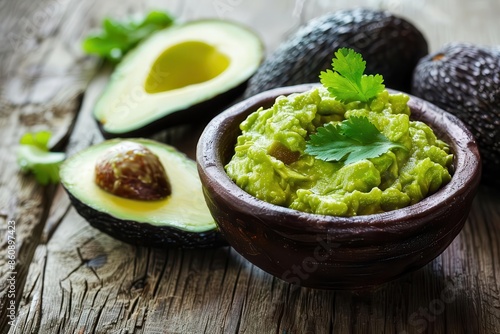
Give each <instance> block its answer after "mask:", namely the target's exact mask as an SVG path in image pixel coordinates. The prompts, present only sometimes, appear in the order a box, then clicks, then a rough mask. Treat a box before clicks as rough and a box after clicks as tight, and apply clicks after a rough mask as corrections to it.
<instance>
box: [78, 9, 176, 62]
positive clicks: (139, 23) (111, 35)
mask: <svg viewBox="0 0 500 334" xmlns="http://www.w3.org/2000/svg"><path fill="white" fill-rule="evenodd" d="M173 23H174V18H173V17H172V16H170V15H169V14H168V13H165V12H161V11H151V12H150V13H149V14H148V15H146V16H145V17H142V18H130V19H127V20H123V21H119V20H114V19H110V18H105V19H104V20H103V22H102V31H101V32H99V33H97V34H92V35H89V36H88V37H87V38H85V40H84V41H83V44H82V47H83V50H84V51H85V52H86V53H89V54H97V55H99V56H101V57H103V58H105V59H107V60H109V61H111V62H115V63H116V62H118V61H120V60H121V58H122V57H123V56H124V55H125V54H126V53H127V51H129V50H130V49H132V48H133V47H135V46H136V45H137V44H138V43H139V42H140V41H141V40H143V39H145V38H146V37H148V36H150V35H151V34H152V33H153V32H155V31H157V30H160V29H163V28H166V27H169V26H171V25H172V24H173Z"/></svg>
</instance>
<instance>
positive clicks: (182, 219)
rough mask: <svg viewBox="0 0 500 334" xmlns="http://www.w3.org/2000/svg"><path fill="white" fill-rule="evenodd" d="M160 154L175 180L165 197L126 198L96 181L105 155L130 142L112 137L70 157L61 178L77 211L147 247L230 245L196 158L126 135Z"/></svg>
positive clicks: (114, 233) (103, 228)
mask: <svg viewBox="0 0 500 334" xmlns="http://www.w3.org/2000/svg"><path fill="white" fill-rule="evenodd" d="M126 141H127V142H132V143H138V144H140V145H143V147H146V148H147V149H149V151H150V152H152V153H153V154H155V155H156V156H157V157H158V159H159V161H160V162H161V164H162V165H163V167H164V169H165V172H166V174H167V176H168V180H169V182H170V189H169V191H170V195H169V196H167V197H166V198H163V199H160V200H152V201H144V200H136V199H128V198H123V197H121V196H116V195H114V194H111V193H110V192H108V191H105V190H103V189H102V188H101V187H100V186H98V185H97V184H96V182H95V179H96V178H95V175H96V174H95V173H96V171H95V166H96V163H97V162H98V161H99V159H101V157H102V156H103V155H104V154H106V152H109V151H110V149H112V148H113V147H116V145H117V144H119V143H123V142H125V140H121V139H112V140H108V141H105V142H102V143H100V144H97V145H94V146H91V147H89V148H87V149H85V150H83V151H81V152H80V153H78V154H75V155H73V156H72V157H70V158H69V159H68V160H66V161H65V162H64V163H63V165H62V166H61V169H60V176H61V183H62V185H63V187H64V189H65V190H66V192H67V193H68V194H69V197H70V199H71V202H72V204H73V206H74V207H75V209H76V210H77V212H78V213H79V214H80V215H81V216H82V217H84V218H85V219H86V220H87V221H88V222H89V223H90V225H92V226H93V227H95V228H97V229H99V230H101V231H103V232H105V233H107V234H109V235H111V236H113V237H115V238H116V239H119V240H122V241H125V242H128V243H131V244H135V245H140V246H148V247H161V248H171V247H179V248H198V247H200V248H201V247H215V246H219V245H225V244H226V242H225V240H224V239H223V237H222V236H221V234H220V233H219V231H218V230H217V227H216V224H215V222H214V220H213V218H212V216H211V214H210V212H209V210H208V208H207V205H206V202H205V200H204V197H203V193H202V190H201V182H200V179H199V176H198V172H197V169H196V163H195V162H194V161H193V160H191V159H189V158H188V157H187V156H185V155H184V154H183V153H181V152H179V151H177V150H176V149H175V148H173V147H171V146H168V145H165V144H162V143H159V142H156V141H153V140H148V139H127V140H126Z"/></svg>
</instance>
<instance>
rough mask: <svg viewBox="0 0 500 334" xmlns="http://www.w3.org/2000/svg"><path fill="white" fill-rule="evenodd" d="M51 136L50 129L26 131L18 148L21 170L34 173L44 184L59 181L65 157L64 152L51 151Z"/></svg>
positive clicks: (18, 161)
mask: <svg viewBox="0 0 500 334" xmlns="http://www.w3.org/2000/svg"><path fill="white" fill-rule="evenodd" d="M50 137H51V133H50V132H49V131H40V132H37V133H26V134H25V135H24V136H23V137H22V138H21V140H20V141H19V144H20V145H19V147H18V150H17V164H18V165H19V168H20V169H21V171H22V172H24V173H33V174H34V175H35V178H36V180H37V181H38V183H40V184H42V185H47V184H49V183H57V182H59V166H60V164H61V163H62V162H63V161H64V159H65V154H64V153H61V152H50V151H49V149H48V144H49V140H50Z"/></svg>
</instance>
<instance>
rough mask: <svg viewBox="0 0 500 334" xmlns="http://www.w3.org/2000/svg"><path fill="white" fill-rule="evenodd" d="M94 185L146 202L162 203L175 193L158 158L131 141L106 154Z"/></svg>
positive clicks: (101, 161)
mask: <svg viewBox="0 0 500 334" xmlns="http://www.w3.org/2000/svg"><path fill="white" fill-rule="evenodd" d="M95 183H96V184H97V185H98V186H99V187H100V188H101V189H103V190H105V191H107V192H109V193H111V194H113V195H116V196H120V197H124V198H130V199H136V200H143V201H154V200H159V199H162V198H165V197H167V196H168V195H170V194H171V192H172V188H171V186H170V182H169V180H168V177H167V173H166V172H165V168H164V167H163V165H162V163H161V162H160V159H158V156H156V155H155V154H154V153H153V152H151V151H150V150H149V149H148V148H147V147H145V146H144V145H141V144H139V143H136V142H132V141H123V142H121V143H119V144H116V145H114V146H113V147H111V148H109V149H108V150H107V151H106V152H104V154H103V155H102V156H101V157H100V158H99V159H98V160H97V162H96V165H95Z"/></svg>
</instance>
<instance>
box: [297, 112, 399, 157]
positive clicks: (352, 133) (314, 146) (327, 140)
mask: <svg viewBox="0 0 500 334" xmlns="http://www.w3.org/2000/svg"><path fill="white" fill-rule="evenodd" d="M394 148H400V149H403V150H405V151H406V150H407V149H406V147H405V146H404V145H402V144H399V143H395V142H392V141H390V140H389V139H388V138H387V137H386V136H385V135H384V134H383V133H381V132H380V131H379V130H378V129H377V127H376V126H375V125H373V124H372V123H371V122H370V121H369V120H368V118H366V117H355V116H353V117H351V118H349V119H346V120H344V121H342V122H340V123H338V124H337V125H333V124H331V123H329V124H327V125H326V126H325V127H320V128H318V129H317V132H316V133H315V134H313V135H311V136H310V139H309V141H308V143H307V146H306V150H305V152H306V153H308V154H310V155H313V156H315V157H316V158H317V159H320V160H323V161H344V164H346V165H348V164H351V163H354V162H357V161H359V160H363V159H370V158H376V157H378V156H380V155H382V154H384V153H386V152H387V151H389V150H392V149H394Z"/></svg>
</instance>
